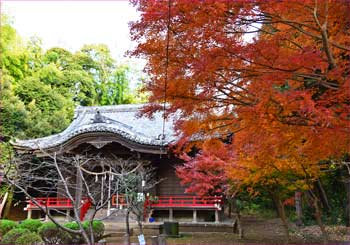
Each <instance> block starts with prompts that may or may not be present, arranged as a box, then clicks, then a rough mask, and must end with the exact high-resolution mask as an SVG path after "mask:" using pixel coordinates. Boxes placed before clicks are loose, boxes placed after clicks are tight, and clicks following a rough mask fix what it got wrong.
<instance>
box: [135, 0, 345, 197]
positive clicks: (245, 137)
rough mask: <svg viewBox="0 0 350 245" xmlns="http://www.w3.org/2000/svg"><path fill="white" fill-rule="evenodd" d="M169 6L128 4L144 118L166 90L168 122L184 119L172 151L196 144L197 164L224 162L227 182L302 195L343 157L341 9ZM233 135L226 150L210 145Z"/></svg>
mask: <svg viewBox="0 0 350 245" xmlns="http://www.w3.org/2000/svg"><path fill="white" fill-rule="evenodd" d="M169 1H170V2H169ZM169 1H155V0H153V1H141V0H140V1H136V0H135V1H133V2H134V4H135V5H137V6H138V8H139V10H140V11H142V14H141V20H140V21H139V22H136V23H134V24H133V25H132V29H131V33H132V36H133V39H134V40H136V41H138V42H139V45H138V46H137V48H136V49H135V50H134V51H133V52H131V54H132V55H135V56H142V57H145V58H146V59H147V61H148V63H147V66H146V72H147V73H148V75H149V76H150V80H149V81H148V82H147V84H146V87H145V89H146V90H147V91H150V92H151V98H150V100H151V104H150V106H149V107H148V108H146V109H145V110H151V111H152V110H153V111H154V110H159V109H160V108H161V107H159V103H161V102H163V101H164V92H165V91H164V89H165V88H166V95H167V98H166V101H167V102H168V103H169V107H168V108H167V113H173V112H175V111H181V116H182V118H181V120H180V121H178V122H177V125H176V128H177V130H179V131H180V132H181V133H182V134H181V135H182V136H183V138H182V139H181V140H180V141H179V142H180V143H181V144H180V146H179V147H180V148H181V149H190V147H187V148H186V147H185V146H186V145H187V146H188V145H190V146H191V144H192V143H194V141H193V135H196V136H199V138H201V139H202V142H201V143H198V141H196V147H199V148H201V149H202V153H201V154H200V155H199V157H198V158H197V159H196V160H195V161H194V162H196V163H197V164H202V163H203V162H205V163H207V164H209V161H208V159H210V158H215V159H216V160H214V159H211V160H212V161H218V159H221V160H222V161H223V162H225V164H221V165H220V168H222V169H223V170H224V173H223V175H224V176H225V177H226V178H227V181H229V180H230V181H232V183H238V182H239V183H244V184H247V185H249V186H254V185H255V184H266V185H268V184H276V183H277V184H280V185H285V186H289V187H290V189H291V190H292V189H293V188H299V189H307V188H309V187H308V183H310V181H313V180H314V179H317V178H318V177H319V176H320V174H321V173H322V168H323V167H327V166H323V165H320V164H319V162H320V161H321V160H325V159H334V160H337V159H340V158H341V157H342V156H343V155H344V154H345V153H349V152H350V148H349V146H350V138H349V137H350V136H349V135H350V131H349V130H350V125H349V124H350V121H349V111H350V78H349V72H350V71H349V67H350V62H349V59H350V38H349V27H350V19H349V18H348V13H349V12H350V10H349V5H348V4H345V3H343V2H342V1H336V0H334V1H326V0H321V1H308V0H305V1H231V0H221V1H200V0H193V1H191V4H190V3H189V2H188V0H169ZM169 3H170V12H169V7H168V4H169ZM169 15H170V22H169V19H168V16H169ZM168 23H170V25H169V29H168ZM168 33H169V40H168V41H169V49H168V54H169V55H168V57H166V56H167V55H166V54H167V52H166V46H167V45H166V43H167V34H168ZM252 33H253V34H254V37H253V38H252V37H250V39H247V35H252ZM167 58H168V61H169V62H168V66H166V59H167ZM166 72H167V74H168V76H167V79H166V77H165V73H166ZM230 133H233V134H234V137H233V141H232V146H227V147H222V146H220V145H219V144H218V141H217V140H212V139H213V138H216V139H217V138H218V136H220V137H221V138H222V139H223V140H225V138H226V135H228V134H230ZM191 139H192V140H191ZM206 139H211V140H206ZM225 151H226V153H224V152H225ZM215 152H220V154H215ZM204 156H206V157H204ZM227 156H231V157H230V158H227ZM191 161H192V162H193V159H192V160H191ZM192 165H193V164H192ZM216 166H217V167H219V165H218V164H217V165H216ZM192 167H193V169H195V167H196V166H194V165H193V166H192ZM222 169H220V170H222ZM189 174H192V175H195V174H196V173H195V171H194V172H192V171H187V172H184V171H182V172H181V171H180V176H181V177H183V178H184V179H186V178H187V177H188V175H189ZM192 179H193V178H192ZM187 180H188V178H187ZM203 181H204V180H203ZM186 183H187V184H189V183H190V182H188V181H187V182H186Z"/></svg>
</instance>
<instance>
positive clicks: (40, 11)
mask: <svg viewBox="0 0 350 245" xmlns="http://www.w3.org/2000/svg"><path fill="white" fill-rule="evenodd" d="M1 5H2V6H1V12H2V13H5V14H7V15H9V16H10V17H12V19H13V26H14V28H15V29H16V30H17V31H18V33H19V34H20V36H21V37H23V38H29V37H31V36H34V35H36V36H38V37H40V38H41V39H42V41H43V47H44V48H45V49H48V48H51V47H54V46H59V47H63V48H66V49H68V50H70V51H72V52H74V51H76V50H78V49H79V48H81V47H82V46H83V45H84V44H92V43H104V44H107V45H108V47H109V48H110V50H111V53H112V56H113V57H114V58H115V59H116V60H117V62H123V61H126V60H127V58H125V57H123V56H124V53H125V52H126V51H127V50H128V49H132V47H134V46H135V43H132V42H131V40H130V37H129V27H128V22H130V21H134V20H137V19H138V18H139V14H138V13H137V12H136V9H135V8H134V7H133V6H132V5H130V4H129V2H128V1H10V0H5V1H4V0H2V1H1Z"/></svg>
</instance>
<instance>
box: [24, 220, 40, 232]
mask: <svg viewBox="0 0 350 245" xmlns="http://www.w3.org/2000/svg"><path fill="white" fill-rule="evenodd" d="M42 225H43V223H42V222H41V221H40V220H38V219H26V220H24V221H22V222H21V223H20V224H19V225H18V227H19V228H23V229H28V230H30V231H31V232H34V233H36V232H37V231H38V229H39V227H40V226H42Z"/></svg>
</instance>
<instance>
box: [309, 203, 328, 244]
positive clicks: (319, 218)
mask: <svg viewBox="0 0 350 245" xmlns="http://www.w3.org/2000/svg"><path fill="white" fill-rule="evenodd" d="M313 205H314V208H315V218H316V221H317V224H318V226H319V227H320V229H321V232H322V238H323V243H324V244H328V240H329V238H328V233H327V231H326V228H325V227H324V224H323V222H322V212H321V209H320V207H319V205H318V200H317V198H314V200H313Z"/></svg>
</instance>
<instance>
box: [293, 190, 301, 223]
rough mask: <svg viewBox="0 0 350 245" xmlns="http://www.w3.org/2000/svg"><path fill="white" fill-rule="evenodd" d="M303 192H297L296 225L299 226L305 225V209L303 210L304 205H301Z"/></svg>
mask: <svg viewBox="0 0 350 245" xmlns="http://www.w3.org/2000/svg"><path fill="white" fill-rule="evenodd" d="M301 194H302V192H300V191H296V192H295V197H294V199H295V212H296V215H297V221H296V225H297V226H302V225H303V220H302V217H303V211H302V206H301Z"/></svg>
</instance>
